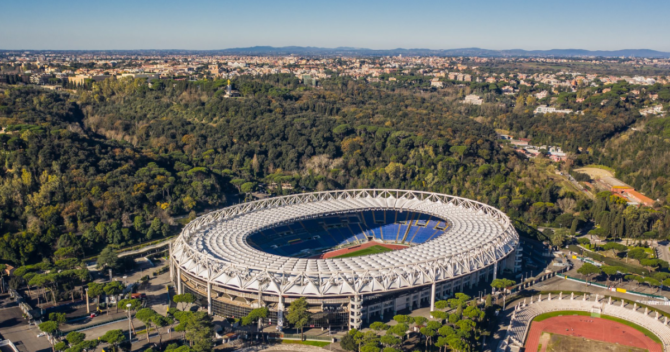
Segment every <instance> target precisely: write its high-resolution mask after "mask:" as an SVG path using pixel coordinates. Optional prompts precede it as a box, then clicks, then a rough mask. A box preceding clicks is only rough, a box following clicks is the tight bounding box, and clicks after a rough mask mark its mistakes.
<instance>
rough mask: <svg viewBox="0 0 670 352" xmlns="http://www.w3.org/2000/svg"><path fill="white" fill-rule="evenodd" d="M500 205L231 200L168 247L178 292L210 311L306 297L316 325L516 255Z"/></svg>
mask: <svg viewBox="0 0 670 352" xmlns="http://www.w3.org/2000/svg"><path fill="white" fill-rule="evenodd" d="M520 256H521V254H520V248H519V237H518V235H517V233H516V231H515V230H514V227H513V226H512V224H511V222H510V220H509V218H508V217H507V216H506V215H505V214H504V213H503V212H501V211H500V210H498V209H495V208H493V207H491V206H488V205H485V204H482V203H479V202H476V201H472V200H469V199H465V198H459V197H454V196H450V195H445V194H438V193H430V192H420V191H406V190H384V189H367V190H343V191H327V192H316V193H304V194H296V195H290V196H283V197H275V198H268V199H263V200H258V201H254V202H249V203H243V204H238V205H235V206H231V207H227V208H224V209H221V210H218V211H214V212H211V213H208V214H206V215H203V216H201V217H199V218H197V219H195V220H193V221H192V222H190V223H189V224H188V225H187V226H186V227H185V228H184V229H183V231H182V233H181V234H180V235H179V237H178V238H177V239H176V240H175V241H174V242H173V243H172V245H171V248H170V275H171V278H172V280H173V283H174V284H175V286H176V288H177V292H178V293H186V292H189V293H192V294H194V295H195V296H196V297H197V298H198V300H199V301H200V302H203V303H202V304H203V305H206V306H207V307H208V311H209V313H210V314H216V315H220V316H224V317H242V316H245V315H247V314H248V313H249V312H250V311H251V310H252V309H254V308H259V307H267V308H268V309H269V312H270V317H269V318H270V319H271V320H272V322H276V325H277V326H278V327H279V328H281V327H282V326H283V320H284V319H283V315H284V311H285V309H286V308H287V307H288V306H289V305H290V304H291V302H292V301H293V300H295V299H298V298H300V297H305V298H307V301H308V304H309V308H310V311H311V312H312V317H311V322H310V325H311V326H314V327H334V326H335V327H337V326H339V327H348V328H360V327H361V325H362V324H363V323H364V322H367V323H369V322H371V321H376V320H380V319H381V320H383V319H384V316H386V317H387V318H389V319H390V317H392V316H393V315H394V314H396V313H398V312H403V311H411V310H413V309H417V308H420V307H431V309H432V308H433V307H434V303H435V301H436V299H443V298H447V297H450V296H451V295H453V293H455V292H460V291H462V290H463V288H464V287H472V286H473V285H475V284H477V283H478V282H480V281H482V280H487V281H491V280H493V279H495V277H496V275H499V274H500V273H502V272H503V270H510V271H515V269H517V268H518V266H519V265H520V262H521V258H520Z"/></svg>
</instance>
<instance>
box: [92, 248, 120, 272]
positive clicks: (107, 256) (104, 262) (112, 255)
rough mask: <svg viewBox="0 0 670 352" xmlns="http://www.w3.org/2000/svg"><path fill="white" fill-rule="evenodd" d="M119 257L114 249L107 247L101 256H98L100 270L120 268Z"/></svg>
mask: <svg viewBox="0 0 670 352" xmlns="http://www.w3.org/2000/svg"><path fill="white" fill-rule="evenodd" d="M118 261H119V256H118V255H117V254H116V251H115V250H114V248H112V247H110V246H107V247H105V248H104V249H103V250H102V252H100V255H98V263H97V266H98V268H111V269H115V268H116V267H117V266H118Z"/></svg>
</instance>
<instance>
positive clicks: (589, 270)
mask: <svg viewBox="0 0 670 352" xmlns="http://www.w3.org/2000/svg"><path fill="white" fill-rule="evenodd" d="M577 272H578V273H580V274H582V275H585V276H586V278H587V279H589V278H591V276H593V275H598V274H600V272H601V271H600V268H599V267H597V266H595V265H593V264H591V263H584V264H582V267H581V268H579V270H577Z"/></svg>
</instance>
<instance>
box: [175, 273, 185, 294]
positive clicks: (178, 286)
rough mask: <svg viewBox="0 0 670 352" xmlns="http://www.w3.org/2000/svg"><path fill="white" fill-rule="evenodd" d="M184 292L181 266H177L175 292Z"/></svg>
mask: <svg viewBox="0 0 670 352" xmlns="http://www.w3.org/2000/svg"><path fill="white" fill-rule="evenodd" d="M182 293H184V291H183V287H182V283H181V268H180V267H177V294H178V295H180V294H182Z"/></svg>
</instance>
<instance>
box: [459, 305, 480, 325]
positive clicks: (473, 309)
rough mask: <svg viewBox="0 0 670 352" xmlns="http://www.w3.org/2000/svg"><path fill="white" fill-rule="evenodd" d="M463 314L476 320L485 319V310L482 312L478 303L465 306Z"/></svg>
mask: <svg viewBox="0 0 670 352" xmlns="http://www.w3.org/2000/svg"><path fill="white" fill-rule="evenodd" d="M463 315H464V316H466V317H468V318H469V319H470V320H474V321H476V322H480V321H482V320H483V319H484V312H482V311H481V309H479V308H478V307H477V306H476V305H472V306H469V307H467V308H465V309H464V310H463Z"/></svg>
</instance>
